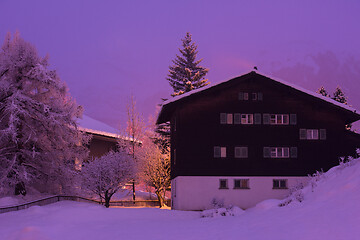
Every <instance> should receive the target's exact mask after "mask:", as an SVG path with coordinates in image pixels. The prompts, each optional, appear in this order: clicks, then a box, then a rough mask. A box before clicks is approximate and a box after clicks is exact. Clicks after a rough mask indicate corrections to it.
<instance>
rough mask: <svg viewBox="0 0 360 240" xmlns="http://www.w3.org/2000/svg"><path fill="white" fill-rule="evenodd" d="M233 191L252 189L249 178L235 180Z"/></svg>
mask: <svg viewBox="0 0 360 240" xmlns="http://www.w3.org/2000/svg"><path fill="white" fill-rule="evenodd" d="M237 182H238V183H239V184H237ZM237 185H238V186H237ZM233 189H250V180H249V179H248V178H241V179H234V187H233Z"/></svg>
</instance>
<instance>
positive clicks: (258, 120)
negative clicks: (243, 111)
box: [254, 113, 261, 124]
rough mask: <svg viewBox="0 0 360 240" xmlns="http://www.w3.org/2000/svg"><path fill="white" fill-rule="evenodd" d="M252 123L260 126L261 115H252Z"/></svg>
mask: <svg viewBox="0 0 360 240" xmlns="http://www.w3.org/2000/svg"><path fill="white" fill-rule="evenodd" d="M254 122H255V124H261V113H255V114H254Z"/></svg>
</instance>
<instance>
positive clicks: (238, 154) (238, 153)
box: [235, 147, 248, 158]
mask: <svg viewBox="0 0 360 240" xmlns="http://www.w3.org/2000/svg"><path fill="white" fill-rule="evenodd" d="M247 157H248V147H235V158H247Z"/></svg>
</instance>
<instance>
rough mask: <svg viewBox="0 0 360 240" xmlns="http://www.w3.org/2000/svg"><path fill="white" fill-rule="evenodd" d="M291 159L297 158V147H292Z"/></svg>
mask: <svg viewBox="0 0 360 240" xmlns="http://www.w3.org/2000/svg"><path fill="white" fill-rule="evenodd" d="M290 157H291V158H297V147H291V148H290Z"/></svg>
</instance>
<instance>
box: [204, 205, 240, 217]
mask: <svg viewBox="0 0 360 240" xmlns="http://www.w3.org/2000/svg"><path fill="white" fill-rule="evenodd" d="M243 212H244V210H242V209H241V208H239V207H237V206H231V207H228V208H224V207H222V208H215V209H209V210H204V211H202V212H201V214H200V216H201V217H203V218H205V217H227V216H239V215H241V214H242V213H243Z"/></svg>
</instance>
